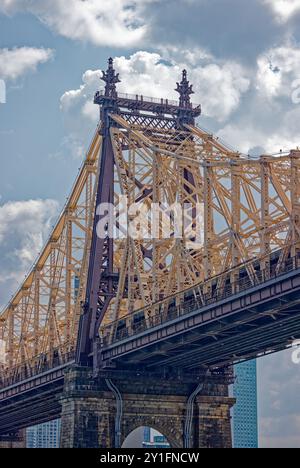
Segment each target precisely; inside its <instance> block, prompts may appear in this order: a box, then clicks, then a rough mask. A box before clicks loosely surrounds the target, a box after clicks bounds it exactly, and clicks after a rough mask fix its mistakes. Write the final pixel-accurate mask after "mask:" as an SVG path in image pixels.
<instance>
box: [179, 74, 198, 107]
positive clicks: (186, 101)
mask: <svg viewBox="0 0 300 468" xmlns="http://www.w3.org/2000/svg"><path fill="white" fill-rule="evenodd" d="M175 91H176V92H177V93H179V95H180V98H179V106H180V107H182V108H185V109H191V107H192V103H191V98H190V96H191V94H195V93H194V91H193V86H192V85H190V82H189V81H188V79H187V71H186V70H183V72H182V81H181V83H177V88H176V89H175Z"/></svg>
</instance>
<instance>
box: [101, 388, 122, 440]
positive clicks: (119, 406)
mask: <svg viewBox="0 0 300 468" xmlns="http://www.w3.org/2000/svg"><path fill="white" fill-rule="evenodd" d="M105 382H106V385H107V386H108V388H109V389H110V390H111V392H112V393H113V394H114V396H115V398H116V402H117V412H116V418H115V448H121V437H122V431H121V424H122V418H123V399H122V395H121V393H120V391H119V389H118V388H117V387H116V385H115V384H114V383H113V382H112V381H111V380H110V379H106V380H105Z"/></svg>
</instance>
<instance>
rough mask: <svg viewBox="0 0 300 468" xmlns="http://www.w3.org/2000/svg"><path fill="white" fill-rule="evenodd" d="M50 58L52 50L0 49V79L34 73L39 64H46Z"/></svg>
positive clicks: (30, 48) (31, 48) (28, 48)
mask: <svg viewBox="0 0 300 468" xmlns="http://www.w3.org/2000/svg"><path fill="white" fill-rule="evenodd" d="M52 56H53V51H52V50H50V49H43V48H41V49H38V48H34V47H19V48H17V47H16V48H14V49H0V78H2V79H16V78H19V77H20V76H22V75H24V74H25V73H27V72H32V71H35V70H36V68H37V66H38V65H39V64H41V63H45V62H47V61H48V60H50V59H51V58H52Z"/></svg>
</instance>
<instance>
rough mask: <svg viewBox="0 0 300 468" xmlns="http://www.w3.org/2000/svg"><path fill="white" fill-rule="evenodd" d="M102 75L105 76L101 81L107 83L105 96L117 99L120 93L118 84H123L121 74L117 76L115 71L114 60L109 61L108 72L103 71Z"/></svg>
mask: <svg viewBox="0 0 300 468" xmlns="http://www.w3.org/2000/svg"><path fill="white" fill-rule="evenodd" d="M102 73H103V76H102V78H101V80H102V81H104V82H105V83H106V85H105V96H106V97H110V98H113V99H115V98H117V97H118V93H117V87H116V84H117V83H121V80H120V79H119V73H117V74H116V71H115V69H114V61H113V59H112V58H110V59H109V60H108V70H107V71H106V72H104V71H103V72H102Z"/></svg>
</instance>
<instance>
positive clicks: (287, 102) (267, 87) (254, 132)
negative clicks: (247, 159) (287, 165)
mask: <svg viewBox="0 0 300 468" xmlns="http://www.w3.org/2000/svg"><path fill="white" fill-rule="evenodd" d="M299 78H300V48H299V47H297V46H296V45H293V44H289V43H287V44H283V45H282V46H280V47H277V48H272V49H270V50H267V51H266V52H265V53H264V54H261V55H260V56H259V57H258V59H257V70H256V72H255V73H254V81H253V89H252V93H251V96H250V97H249V98H248V100H247V102H245V107H244V108H243V109H240V110H239V113H238V114H237V115H236V116H234V118H233V119H231V121H230V122H228V123H226V125H225V126H224V127H223V128H221V129H219V132H218V134H219V136H220V137H221V138H224V139H225V140H226V141H228V142H230V144H232V145H234V146H235V147H236V148H237V149H239V150H240V151H242V152H244V153H248V152H251V150H252V149H253V148H257V147H260V148H261V152H266V153H278V152H279V151H280V150H284V151H289V150H290V149H295V148H297V147H299V146H300V135H299V125H298V122H299V119H300V106H299V104H300V100H299V96H300V80H299ZM297 104H298V105H297Z"/></svg>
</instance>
